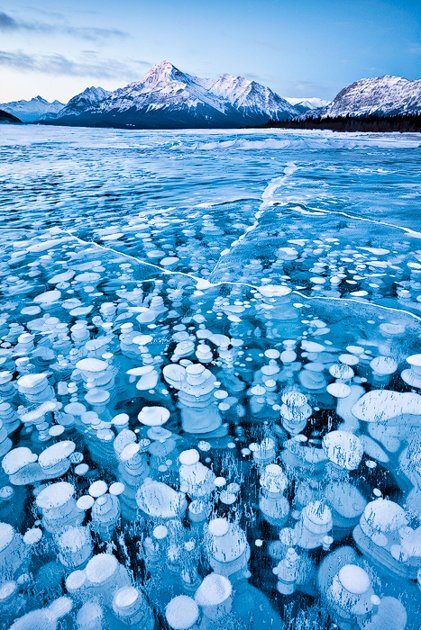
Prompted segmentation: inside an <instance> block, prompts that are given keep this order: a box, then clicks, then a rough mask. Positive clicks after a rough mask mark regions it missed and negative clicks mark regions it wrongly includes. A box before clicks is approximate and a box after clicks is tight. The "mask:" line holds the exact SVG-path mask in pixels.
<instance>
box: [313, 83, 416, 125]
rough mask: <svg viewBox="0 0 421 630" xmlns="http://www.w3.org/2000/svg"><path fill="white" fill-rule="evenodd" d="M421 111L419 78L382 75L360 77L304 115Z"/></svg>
mask: <svg viewBox="0 0 421 630" xmlns="http://www.w3.org/2000/svg"><path fill="white" fill-rule="evenodd" d="M413 114H421V80H417V81H410V80H408V79H404V78H402V77H393V76H384V77H377V78H374V79H360V80H359V81H355V83H352V84H351V85H348V86H347V87H345V88H344V89H343V90H341V91H340V92H339V94H337V96H335V98H334V99H333V101H332V102H331V103H330V104H329V105H327V106H326V107H322V108H320V109H315V110H313V111H311V112H308V113H307V114H304V116H305V117H310V118H319V117H320V118H338V117H344V116H353V117H359V116H370V115H375V116H399V115H400V116H403V115H413Z"/></svg>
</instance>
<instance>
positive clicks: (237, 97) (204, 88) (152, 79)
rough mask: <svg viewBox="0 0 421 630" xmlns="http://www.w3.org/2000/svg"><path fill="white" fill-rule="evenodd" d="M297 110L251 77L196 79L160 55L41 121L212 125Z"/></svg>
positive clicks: (248, 121)
mask: <svg viewBox="0 0 421 630" xmlns="http://www.w3.org/2000/svg"><path fill="white" fill-rule="evenodd" d="M94 90H95V92H94ZM296 113H297V112H296V110H295V109H294V107H293V106H292V105H290V104H289V103H288V102H287V101H285V100H284V99H282V98H281V97H280V96H278V95H277V94H275V93H274V92H272V91H271V90H269V88H266V87H264V86H263V85H260V84H259V83H256V82H254V81H249V80H247V79H244V78H243V77H231V76H230V75H224V76H223V77H221V78H220V79H218V80H216V81H213V80H209V79H201V78H198V77H194V76H192V75H189V74H187V73H184V72H182V71H181V70H179V69H178V68H176V67H175V66H173V65H172V64H171V63H170V62H169V61H164V62H162V63H159V64H157V65H155V66H153V67H152V68H151V69H150V70H149V71H148V72H147V73H146V75H145V77H144V78H143V79H142V80H141V81H136V82H134V83H130V84H129V85H126V86H125V87H122V88H119V89H117V90H115V91H114V92H110V93H109V92H106V90H102V88H88V90H85V92H82V93H81V94H79V95H77V96H75V97H73V98H72V99H71V100H70V101H69V103H68V104H67V105H66V106H65V107H64V108H63V109H62V110H61V111H60V112H59V113H58V114H57V116H55V117H54V118H50V119H44V120H43V121H42V122H45V123H48V124H60V125H61V124H67V125H85V126H97V127H101V126H105V127H106V126H112V127H134V128H141V129H153V128H158V129H179V128H216V127H244V126H252V125H261V124H263V123H265V122H267V121H269V120H271V119H273V120H282V119H288V118H292V117H293V116H294V115H295V114H296Z"/></svg>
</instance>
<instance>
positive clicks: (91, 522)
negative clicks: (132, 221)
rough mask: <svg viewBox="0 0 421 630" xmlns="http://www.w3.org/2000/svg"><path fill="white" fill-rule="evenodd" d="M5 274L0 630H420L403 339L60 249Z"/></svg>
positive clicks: (410, 389)
mask: <svg viewBox="0 0 421 630" xmlns="http://www.w3.org/2000/svg"><path fill="white" fill-rule="evenodd" d="M167 262H168V261H167ZM168 265H169V266H170V265H171V261H169V263H168ZM168 265H167V266H168ZM2 273H3V276H4V278H3V285H7V286H8V287H9V288H10V294H9V296H8V297H7V298H6V299H5V300H4V301H3V304H2V309H1V314H0V341H1V343H0V370H1V371H0V456H1V469H0V521H1V522H0V623H1V627H4V628H8V627H11V628H13V630H23V629H26V630H36V629H38V628H40V629H41V628H42V629H43V630H50V629H51V630H53V629H54V628H78V629H81V630H88V629H89V630H97V629H100V628H110V629H114V628H122V629H123V628H130V627H134V628H142V629H144V630H152V629H153V628H171V629H173V630H182V629H185V630H187V629H199V628H200V629H203V630H205V629H206V630H217V629H221V630H222V629H224V630H225V629H230V628H232V629H237V628H238V629H240V628H245V629H249V628H256V629H257V628H268V629H269V628H276V629H278V628H282V627H291V628H292V627H295V628H330V627H332V628H341V629H344V630H349V629H353V628H362V629H364V630H384V629H386V628H387V629H388V630H403V629H404V628H408V629H414V630H416V628H417V627H418V623H419V618H420V617H419V616H418V617H417V606H418V602H419V588H420V585H421V527H420V505H421V486H420V482H421V449H420V433H419V421H420V413H421V396H420V393H419V391H420V388H421V354H419V348H418V351H417V345H416V344H417V333H418V332H419V327H418V321H417V319H416V318H414V317H412V316H409V315H410V314H407V315H405V314H404V313H401V314H400V313H399V312H398V311H390V312H389V311H388V310H387V309H386V310H382V309H377V308H375V306H370V305H369V304H368V303H367V304H365V305H358V309H359V310H358V309H357V305H356V306H355V309H356V310H355V312H354V311H353V309H352V308H351V306H350V305H349V304H346V305H344V306H342V305H341V304H340V303H339V302H332V303H329V302H326V303H322V302H311V300H309V301H308V302H306V301H305V300H304V302H305V303H302V300H301V301H300V299H299V298H297V295H295V294H294V293H293V292H292V291H291V289H290V288H288V287H287V286H286V285H283V284H277V285H274V284H271V283H270V278H269V279H266V280H263V281H262V282H261V285H260V286H258V287H255V288H251V287H250V286H242V285H241V283H239V284H237V285H236V284H229V283H228V284H223V285H218V286H216V285H212V284H211V283H206V282H205V283H202V284H201V283H200V282H199V283H197V282H195V280H194V278H193V277H189V276H188V274H187V275H186V274H182V273H180V274H177V273H167V272H165V271H164V273H162V274H158V275H155V276H154V277H153V278H152V281H151V279H148V278H146V279H145V278H142V277H139V269H138V267H137V266H136V264H135V261H130V260H128V259H127V258H124V257H121V256H119V255H118V253H117V252H113V251H111V252H106V251H105V250H99V249H98V248H96V247H95V246H86V245H85V246H83V245H82V244H81V243H79V242H77V241H75V240H74V239H72V238H71V237H70V236H68V235H63V233H60V232H57V231H56V232H55V231H54V230H49V231H47V232H45V233H43V234H40V235H35V236H33V237H31V238H29V239H27V240H24V239H21V240H16V241H15V242H14V243H13V244H12V245H11V247H10V248H9V249H8V250H7V254H5V255H4V256H3V258H2ZM414 282H415V284H417V283H418V285H419V279H418V278H417V279H415V280H414ZM418 285H417V286H418ZM414 287H415V285H414V284H413V287H412V288H413V289H414ZM415 288H416V287H415Z"/></svg>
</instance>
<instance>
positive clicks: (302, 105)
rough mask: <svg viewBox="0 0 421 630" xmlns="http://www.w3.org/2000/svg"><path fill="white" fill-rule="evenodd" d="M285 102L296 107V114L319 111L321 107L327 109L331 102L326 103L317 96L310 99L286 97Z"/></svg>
mask: <svg viewBox="0 0 421 630" xmlns="http://www.w3.org/2000/svg"><path fill="white" fill-rule="evenodd" d="M285 100H286V101H288V103H290V104H291V105H293V106H294V107H295V110H296V112H297V111H298V112H300V113H304V112H308V111H311V110H313V109H319V108H320V107H326V105H329V103H330V101H326V100H324V99H323V98H317V97H316V96H310V97H308V98H302V97H289V96H285Z"/></svg>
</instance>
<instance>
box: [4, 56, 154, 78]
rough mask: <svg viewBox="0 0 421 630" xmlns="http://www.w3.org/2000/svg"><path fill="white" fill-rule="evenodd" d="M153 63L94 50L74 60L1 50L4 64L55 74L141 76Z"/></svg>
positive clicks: (9, 66)
mask: <svg viewBox="0 0 421 630" xmlns="http://www.w3.org/2000/svg"><path fill="white" fill-rule="evenodd" d="M150 65H151V64H150V63H149V62H148V61H144V60H141V59H129V60H127V61H126V62H123V61H117V60H116V59H102V58H99V57H97V56H96V55H95V54H93V53H92V52H91V53H89V54H87V55H85V56H83V57H82V58H81V59H80V60H74V59H69V58H67V57H64V56H63V55H59V54H54V55H28V54H27V53H24V52H22V51H15V52H9V51H5V50H0V67H1V66H3V67H8V68H13V69H15V70H20V71H22V72H41V73H43V74H50V75H54V76H59V75H61V76H63V75H66V76H73V77H95V78H98V79H115V78H122V79H127V80H134V79H138V78H139V73H140V72H141V71H140V68H141V67H147V66H150Z"/></svg>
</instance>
